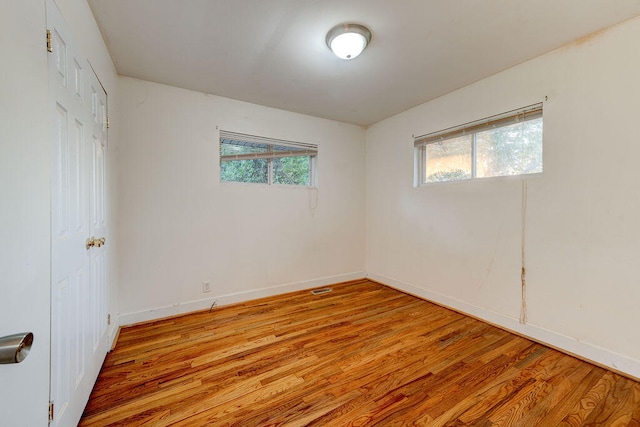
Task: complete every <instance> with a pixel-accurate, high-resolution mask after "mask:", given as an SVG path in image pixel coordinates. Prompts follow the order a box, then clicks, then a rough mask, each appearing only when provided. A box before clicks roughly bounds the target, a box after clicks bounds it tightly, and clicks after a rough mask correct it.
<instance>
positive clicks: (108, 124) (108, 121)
mask: <svg viewBox="0 0 640 427" xmlns="http://www.w3.org/2000/svg"><path fill="white" fill-rule="evenodd" d="M106 125H107V129H109V117H107V123H106Z"/></svg>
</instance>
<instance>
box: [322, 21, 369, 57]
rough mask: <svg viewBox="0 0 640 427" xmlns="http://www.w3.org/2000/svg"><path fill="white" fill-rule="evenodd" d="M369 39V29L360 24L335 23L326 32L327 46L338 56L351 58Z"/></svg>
mask: <svg viewBox="0 0 640 427" xmlns="http://www.w3.org/2000/svg"><path fill="white" fill-rule="evenodd" d="M370 41H371V31H370V30H369V29H368V28H367V27H365V26H364V25H360V24H340V25H336V26H335V27H333V28H332V29H331V31H329V33H327V46H329V49H331V50H332V51H333V53H335V54H336V56H337V57H338V58H342V59H353V58H355V57H356V56H358V55H360V54H361V53H362V51H363V50H364V48H365V47H367V45H368V44H369V42H370Z"/></svg>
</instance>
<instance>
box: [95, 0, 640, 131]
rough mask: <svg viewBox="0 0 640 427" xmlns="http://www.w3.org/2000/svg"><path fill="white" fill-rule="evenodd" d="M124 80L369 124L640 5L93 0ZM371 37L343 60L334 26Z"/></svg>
mask: <svg viewBox="0 0 640 427" xmlns="http://www.w3.org/2000/svg"><path fill="white" fill-rule="evenodd" d="M89 4H90V5H91V8H92V9H93V13H94V15H95V17H96V20H97V22H98V25H99V26H100V29H101V31H102V34H103V36H104V39H105V41H106V43H107V46H108V47H109V50H110V52H111V56H112V58H113V60H114V63H115V65H116V68H117V70H118V72H119V73H120V74H122V75H125V76H130V77H136V78H139V79H144V80H149V81H154V82H159V83H164V84H168V85H172V86H178V87H182V88H186V89H192V90H197V91H201V92H206V93H211V94H216V95H221V96H225V97H229V98H235V99H239V100H243V101H248V102H252V103H255V104H260V105H266V106H270V107H276V108H281V109H284V110H289V111H295V112H299V113H305V114H310V115H314V116H318V117H325V118H329V119H334V120H339V121H343V122H349V123H355V124H359V125H369V124H372V123H375V122H377V121H379V120H381V119H384V118H387V117H389V116H392V115H394V114H396V113H399V112H401V111H404V110H406V109H408V108H411V107H413V106H415V105H418V104H421V103H423V102H426V101H429V100H431V99H434V98H436V97H438V96H441V95H443V94H446V93H448V92H451V91H453V90H455V89H457V88H459V87H462V86H464V85H467V84H469V83H472V82H474V81H478V80H480V79H482V78H484V77H487V76H490V75H492V74H494V73H496V72H498V71H501V70H504V69H506V68H509V67H511V66H513V65H516V64H519V63H521V62H523V61H526V60H528V59H531V58H534V57H536V56H539V55H541V54H543V53H545V52H549V51H551V50H553V49H555V48H557V47H560V46H562V45H564V44H567V43H569V42H571V41H573V40H576V39H579V38H581V37H584V36H586V35H588V34H591V33H594V32H596V31H598V30H601V29H603V28H607V27H609V26H612V25H614V24H616V23H619V22H622V21H624V20H627V19H630V18H632V17H635V16H638V15H640V0H615V1H612V0H535V1H534V0H89ZM345 22H355V23H360V24H365V25H366V26H368V27H369V28H370V29H371V31H372V32H373V40H372V42H371V44H370V45H369V47H368V48H367V49H366V50H365V51H364V52H363V54H362V55H361V56H360V57H358V58H356V59H354V60H351V61H344V60H340V59H338V58H336V57H335V56H334V55H333V54H332V53H331V51H330V50H329V49H328V48H327V46H326V44H325V37H326V34H327V32H328V31H329V30H330V29H331V28H332V27H333V26H335V25H336V24H339V23H345Z"/></svg>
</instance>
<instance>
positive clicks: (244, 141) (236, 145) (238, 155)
mask: <svg viewBox="0 0 640 427" xmlns="http://www.w3.org/2000/svg"><path fill="white" fill-rule="evenodd" d="M317 157H318V146H317V145H315V144H304V143H301V142H291V141H281V140H277V139H271V138H263V137H260V136H253V135H244V134H241V133H234V132H228V131H223V130H221V131H220V181H222V182H254V183H262V184H283V185H300V186H307V187H310V186H313V185H315V169H316V166H315V165H316V161H317Z"/></svg>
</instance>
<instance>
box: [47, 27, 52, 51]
mask: <svg viewBox="0 0 640 427" xmlns="http://www.w3.org/2000/svg"><path fill="white" fill-rule="evenodd" d="M47 52H49V53H51V52H53V42H52V41H51V30H47Z"/></svg>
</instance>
